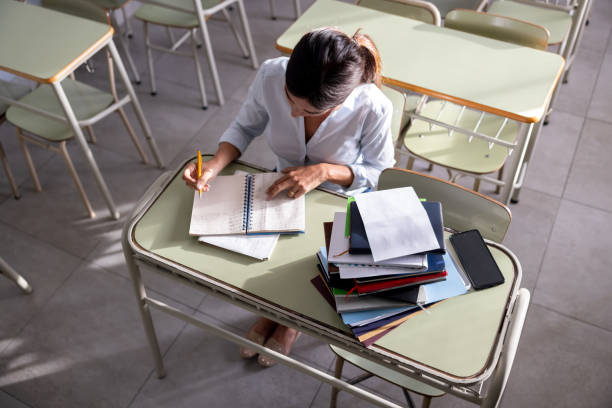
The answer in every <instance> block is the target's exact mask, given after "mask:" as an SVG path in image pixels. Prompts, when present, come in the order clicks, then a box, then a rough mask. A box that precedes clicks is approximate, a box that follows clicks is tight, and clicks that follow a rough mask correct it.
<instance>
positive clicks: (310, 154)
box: [183, 28, 395, 367]
mask: <svg viewBox="0 0 612 408" xmlns="http://www.w3.org/2000/svg"><path fill="white" fill-rule="evenodd" d="M380 72H381V64H380V58H379V55H378V50H377V49H376V47H375V45H374V43H373V42H372V41H371V39H370V38H369V37H368V36H366V35H363V34H360V33H359V32H357V33H355V35H354V36H353V37H352V38H351V37H349V36H347V35H346V34H344V33H342V32H340V31H338V30H335V29H332V28H323V29H318V30H314V31H311V32H310V33H307V34H306V35H304V37H302V39H301V40H300V41H299V42H298V44H297V45H296V46H295V49H294V50H293V52H292V54H291V57H290V58H286V57H281V58H275V59H271V60H268V61H266V62H264V63H263V64H262V66H261V69H260V70H259V72H258V74H257V77H256V78H255V81H254V82H253V84H252V85H251V87H250V89H249V94H248V96H247V99H246V101H245V102H244V104H243V105H242V108H241V110H240V112H239V113H238V116H237V117H236V120H235V121H234V122H233V123H232V124H231V125H230V127H229V128H228V129H227V130H226V131H225V133H224V134H223V136H222V137H221V139H220V141H219V147H218V150H217V153H216V154H215V156H214V157H213V158H212V159H211V160H209V161H208V162H206V163H205V168H204V169H203V171H202V176H201V177H200V178H199V179H197V170H196V167H195V165H194V164H193V163H192V164H189V165H188V166H187V167H186V168H185V171H184V174H183V179H184V180H185V182H186V183H187V185H188V186H190V187H192V188H196V189H199V190H201V191H208V189H209V185H208V183H209V182H210V181H211V180H212V179H213V178H214V177H215V176H216V175H217V174H219V172H220V171H221V170H222V169H223V168H224V167H225V166H226V165H227V164H228V163H230V162H231V161H233V160H235V159H237V158H238V157H239V156H240V155H241V154H242V153H243V152H244V151H245V150H246V148H247V146H248V145H249V143H250V142H251V141H252V140H253V138H255V137H257V136H259V135H261V134H263V133H264V132H265V133H266V137H267V141H268V144H269V146H270V148H271V149H272V151H273V152H274V153H275V154H276V156H277V158H278V161H277V167H276V168H277V169H278V170H280V172H281V173H282V176H281V177H280V178H279V179H278V180H277V181H275V182H274V183H273V184H272V185H271V186H270V187H269V188H268V189H267V193H268V196H269V198H273V197H275V196H276V195H277V194H279V193H281V192H283V191H286V192H287V193H286V194H287V195H288V196H289V197H295V198H297V197H300V196H302V195H303V194H306V193H307V192H309V191H310V190H312V189H314V188H316V187H318V186H319V185H321V186H323V187H326V188H328V189H331V190H335V191H338V192H342V193H345V194H349V195H351V194H355V193H359V192H363V191H366V190H368V189H372V188H375V187H376V183H377V181H378V176H379V174H380V172H381V171H382V170H383V169H384V168H387V167H391V166H392V165H393V164H394V162H395V161H394V150H393V144H392V138H391V131H390V124H391V113H392V106H391V103H390V102H389V100H388V99H387V98H385V96H384V95H383V94H382V92H381V91H380V89H379V88H378V87H379V86H380V79H381V78H380ZM298 336H299V333H298V332H297V331H296V330H294V329H290V328H288V327H285V326H281V325H278V324H276V323H275V322H273V321H271V320H268V319H265V318H260V319H259V320H257V322H255V324H254V325H253V326H252V327H251V328H250V329H249V331H248V333H247V336H246V337H247V338H249V339H250V340H252V341H254V342H256V343H259V344H264V343H265V345H266V347H268V348H271V349H274V350H276V351H279V352H281V353H284V354H288V353H289V351H290V349H291V346H292V344H293V343H294V342H295V340H296V339H297V337H298ZM240 354H241V355H242V356H243V357H244V358H250V357H253V356H255V355H256V354H257V353H256V352H255V351H253V350H249V349H244V348H241V350H240ZM258 362H259V364H260V365H262V366H265V367H268V366H271V365H273V364H274V361H273V360H271V359H270V358H268V357H265V356H259V358H258Z"/></svg>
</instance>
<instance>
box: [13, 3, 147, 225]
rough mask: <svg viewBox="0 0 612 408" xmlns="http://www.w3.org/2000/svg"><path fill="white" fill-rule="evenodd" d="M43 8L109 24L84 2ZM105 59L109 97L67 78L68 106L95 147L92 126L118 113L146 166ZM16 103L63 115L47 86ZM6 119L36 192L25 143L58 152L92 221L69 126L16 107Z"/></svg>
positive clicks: (35, 176)
mask: <svg viewBox="0 0 612 408" xmlns="http://www.w3.org/2000/svg"><path fill="white" fill-rule="evenodd" d="M42 5H43V6H44V7H48V8H51V9H56V10H59V11H64V12H67V13H70V14H73V15H75V16H78V17H83V18H88V19H91V20H95V21H98V22H101V23H104V24H110V21H109V17H108V15H107V13H106V11H104V10H103V9H101V8H99V7H97V6H95V5H93V4H91V3H88V2H86V1H84V0H43V2H42ZM106 55H107V63H108V71H109V81H110V90H111V93H110V94H109V93H106V92H104V91H101V90H98V89H96V88H93V87H91V86H89V85H86V84H84V83H82V82H79V81H77V80H75V79H74V77H72V78H66V79H65V80H64V82H63V83H62V86H63V88H64V91H65V92H66V95H67V97H68V99H69V100H70V101H71V104H72V106H73V107H74V112H75V115H76V117H77V119H78V120H79V124H80V125H81V126H82V127H85V128H87V130H88V133H89V137H90V141H91V142H92V143H95V141H96V138H95V133H94V131H93V128H92V125H93V124H95V123H96V122H98V121H99V120H101V119H102V118H104V117H106V116H108V115H109V114H111V113H112V112H117V114H118V115H119V116H120V118H121V120H122V121H123V123H124V125H125V127H126V129H127V131H128V134H129V135H130V137H131V139H132V142H133V143H134V146H135V147H136V150H137V151H138V154H139V156H140V158H141V160H142V161H143V163H147V162H148V160H147V157H146V155H145V153H144V151H143V150H142V147H141V146H140V143H139V141H138V138H137V137H136V134H135V133H134V130H133V128H132V126H131V124H130V122H129V121H128V118H127V116H126V114H125V112H124V110H123V108H122V106H123V105H124V104H126V103H127V102H128V101H129V98H128V97H124V98H122V99H120V98H119V96H118V94H117V90H116V87H115V74H114V68H113V61H112V58H111V56H110V53H109V52H108V51H107V54H106ZM19 102H20V103H24V104H27V105H30V106H33V107H34V108H37V109H39V110H42V111H47V112H51V113H53V114H56V115H58V116H62V115H63V111H62V107H61V106H60V104H59V101H58V99H57V97H56V96H55V94H54V92H53V90H52V88H51V86H49V85H41V86H40V87H38V88H36V89H35V90H34V91H33V92H31V93H29V94H27V95H26V96H24V97H22V98H21V99H20V100H19ZM6 118H7V120H8V121H9V122H10V123H12V124H13V125H14V126H15V127H16V128H17V135H18V137H19V143H20V145H21V149H22V151H23V154H24V156H25V159H26V162H27V164H28V168H29V170H30V175H31V176H32V179H33V181H34V185H35V188H36V191H42V187H41V185H40V181H39V179H38V174H37V172H36V168H35V167H34V162H33V160H32V158H31V156H30V152H29V149H28V143H34V144H37V145H39V146H41V147H43V148H45V149H48V150H52V151H55V152H58V153H60V154H61V155H62V157H63V158H64V161H65V162H66V165H67V166H68V170H69V171H70V174H71V176H72V179H73V181H74V183H75V185H76V187H77V190H78V191H79V194H80V196H81V200H82V201H83V204H84V206H85V208H86V210H87V212H88V214H89V216H90V217H91V218H94V217H95V213H94V211H93V209H92V207H91V204H90V202H89V199H88V198H87V194H86V193H85V190H84V188H83V184H82V183H81V180H80V178H79V176H78V174H77V171H76V169H75V167H74V165H73V163H72V160H71V159H70V156H69V154H68V150H67V148H66V143H67V142H68V141H69V140H70V139H72V138H73V137H74V134H73V132H72V129H71V127H70V125H69V124H68V123H67V122H64V121H59V120H55V119H53V118H50V117H47V116H42V115H39V114H37V113H34V112H32V111H30V110H26V109H24V108H21V107H19V106H16V105H12V106H11V107H9V109H8V110H7V112H6Z"/></svg>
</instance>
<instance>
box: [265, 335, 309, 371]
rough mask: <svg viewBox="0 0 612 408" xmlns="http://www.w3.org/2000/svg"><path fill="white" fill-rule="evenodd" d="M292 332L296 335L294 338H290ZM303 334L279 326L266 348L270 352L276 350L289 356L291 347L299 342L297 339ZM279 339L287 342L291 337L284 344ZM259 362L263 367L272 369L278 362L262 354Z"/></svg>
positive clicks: (267, 342)
mask: <svg viewBox="0 0 612 408" xmlns="http://www.w3.org/2000/svg"><path fill="white" fill-rule="evenodd" d="M291 332H293V333H295V334H293V338H291V337H290V336H291ZM301 334H302V333H300V332H299V331H297V330H295V329H290V328H288V327H285V326H281V325H279V326H278V327H277V328H276V330H274V333H273V334H272V337H270V338H269V339H268V341H266V344H265V346H266V348H269V349H270V350H274V351H277V352H279V353H282V354H284V355H288V354H289V353H290V352H291V347H292V346H293V344H294V343H295V342H296V341H297V339H298V338H299V337H300V336H301ZM278 337H281V338H282V339H285V340H286V339H287V338H288V337H289V341H288V342H285V343H282V342H280V341H279V340H277V338H278ZM257 362H258V363H259V365H260V366H262V367H272V366H273V365H275V364H276V360H274V359H272V358H270V357H268V356H264V355H261V354H260V355H259V357H258V358H257Z"/></svg>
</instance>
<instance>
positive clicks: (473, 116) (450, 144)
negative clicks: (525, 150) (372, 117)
mask: <svg viewBox="0 0 612 408" xmlns="http://www.w3.org/2000/svg"><path fill="white" fill-rule="evenodd" d="M442 104H443V102H442V101H434V102H430V103H427V104H426V105H425V106H424V107H423V109H422V110H421V115H422V116H426V117H429V118H432V119H436V118H438V120H439V121H441V122H444V123H449V124H455V121H456V118H457V116H458V114H459V112H460V110H461V107H460V106H458V105H454V104H451V103H446V106H445V107H444V110H443V111H442V114H441V115H440V116H439V117H438V114H439V112H440V109H441V108H442ZM479 117H480V113H479V112H476V111H473V110H470V109H466V110H465V112H464V114H463V115H462V117H461V119H460V120H459V122H458V123H457V124H456V125H457V126H458V127H461V128H464V129H469V130H473V129H474V127H475V126H476V123H477V122H478V119H479ZM502 122H503V118H501V117H498V116H493V115H490V114H486V115H485V116H484V119H483V120H482V122H481V124H480V126H479V127H478V132H479V133H484V134H485V135H488V136H491V137H495V135H496V134H497V131H498V130H499V128H500V126H501V124H502ZM449 133H450V132H449V130H448V129H447V128H444V127H441V126H436V125H431V128H430V124H429V123H427V122H424V121H422V120H418V119H416V120H413V123H412V125H411V126H410V128H409V129H408V130H407V131H406V133H405V134H404V146H405V147H406V148H407V149H408V151H409V152H410V153H411V154H413V155H415V156H417V157H420V158H422V159H425V160H427V161H429V162H432V163H434V164H438V165H441V166H444V167H447V168H450V169H455V170H461V171H465V172H468V173H473V174H488V173H493V172H495V171H497V170H499V169H500V168H501V167H502V165H503V164H504V162H505V161H506V158H507V157H508V148H506V147H504V146H500V145H497V144H494V145H493V147H492V148H489V142H488V141H485V140H484V139H480V138H477V137H474V138H472V140H471V142H470V141H469V136H467V135H465V134H463V133H459V132H453V134H452V136H451V135H450V134H449ZM517 134H518V127H517V124H516V122H513V121H508V122H507V123H506V125H505V126H504V129H503V130H502V132H501V134H500V135H499V137H498V139H499V140H504V141H507V142H513V141H514V140H515V138H516V136H517Z"/></svg>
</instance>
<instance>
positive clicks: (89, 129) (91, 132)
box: [86, 126, 98, 144]
mask: <svg viewBox="0 0 612 408" xmlns="http://www.w3.org/2000/svg"><path fill="white" fill-rule="evenodd" d="M86 129H87V135H88V136H89V143H91V144H96V143H97V142H98V140H97V139H96V134H95V132H94V130H93V126H87V127H86Z"/></svg>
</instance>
